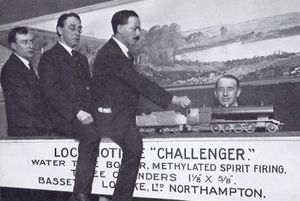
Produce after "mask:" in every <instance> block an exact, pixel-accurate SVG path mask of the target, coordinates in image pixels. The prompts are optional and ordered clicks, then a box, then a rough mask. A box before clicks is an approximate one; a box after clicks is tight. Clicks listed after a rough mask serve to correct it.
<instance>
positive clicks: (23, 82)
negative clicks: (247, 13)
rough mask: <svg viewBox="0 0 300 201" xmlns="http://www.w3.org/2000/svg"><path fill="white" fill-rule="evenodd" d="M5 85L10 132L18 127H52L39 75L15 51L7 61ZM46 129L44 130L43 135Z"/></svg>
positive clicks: (3, 81)
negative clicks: (41, 90)
mask: <svg viewBox="0 0 300 201" xmlns="http://www.w3.org/2000/svg"><path fill="white" fill-rule="evenodd" d="M1 85H2V88H3V93H4V98H5V108H6V116H7V124H8V135H11V136H12V135H22V134H21V133H18V134H17V133H12V130H13V129H14V128H18V131H20V132H22V128H23V129H24V133H25V129H26V130H27V131H28V130H30V129H42V130H43V129H44V130H47V129H48V130H50V129H51V124H50V120H49V118H48V114H47V111H46V105H45V103H44V101H43V99H42V95H41V92H40V88H39V81H38V77H37V75H36V74H35V73H34V72H33V71H32V70H30V69H28V67H27V66H25V64H24V63H23V62H22V61H21V60H20V59H19V58H18V57H17V56H16V55H15V54H11V56H10V58H9V59H8V60H7V62H6V63H5V64H4V66H3V69H2V72H1ZM42 134H43V133H40V135H42Z"/></svg>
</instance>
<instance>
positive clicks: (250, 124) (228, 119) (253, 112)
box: [136, 106, 283, 133]
mask: <svg viewBox="0 0 300 201" xmlns="http://www.w3.org/2000/svg"><path fill="white" fill-rule="evenodd" d="M273 118H274V108H273V106H237V107H201V108H189V109H187V110H186V114H181V113H179V112H175V111H161V112H152V113H151V114H149V115H145V114H144V115H139V116H136V124H137V126H138V127H139V130H140V132H141V133H178V132H182V131H186V132H188V131H194V132H213V133H220V132H223V133H230V132H235V133H241V132H247V133H253V132H254V131H256V130H263V131H268V132H271V133H273V132H276V131H277V130H279V129H280V127H281V125H283V124H282V123H281V122H280V121H277V120H275V119H273Z"/></svg>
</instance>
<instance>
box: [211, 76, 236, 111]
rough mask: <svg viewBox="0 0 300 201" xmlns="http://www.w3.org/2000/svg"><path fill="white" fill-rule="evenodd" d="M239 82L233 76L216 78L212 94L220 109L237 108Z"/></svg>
mask: <svg viewBox="0 0 300 201" xmlns="http://www.w3.org/2000/svg"><path fill="white" fill-rule="evenodd" d="M241 91H242V89H241V88H240V82H239V80H238V79H237V78H236V77H235V76H233V75H229V74H228V75H223V76H221V77H220V78H218V80H217V82H216V85H215V90H214V94H215V97H216V98H217V99H218V101H219V104H220V106H221V107H232V106H238V102H237V99H238V97H239V96H240V94H241Z"/></svg>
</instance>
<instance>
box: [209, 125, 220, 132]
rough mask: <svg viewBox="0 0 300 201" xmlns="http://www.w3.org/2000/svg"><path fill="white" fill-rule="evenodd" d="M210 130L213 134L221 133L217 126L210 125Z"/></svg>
mask: <svg viewBox="0 0 300 201" xmlns="http://www.w3.org/2000/svg"><path fill="white" fill-rule="evenodd" d="M210 130H211V131H212V132H213V133H220V132H221V127H220V125H219V124H211V125H210Z"/></svg>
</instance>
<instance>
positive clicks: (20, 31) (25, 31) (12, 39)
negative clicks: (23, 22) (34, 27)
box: [7, 26, 29, 44]
mask: <svg viewBox="0 0 300 201" xmlns="http://www.w3.org/2000/svg"><path fill="white" fill-rule="evenodd" d="M28 33H29V30H28V28H27V27H24V26H22V27H15V28H13V29H12V30H11V31H10V32H9V33H8V37H7V41H8V43H9V44H11V43H15V42H16V35H17V34H28Z"/></svg>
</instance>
